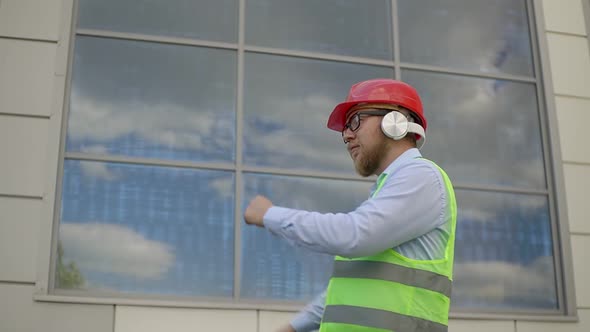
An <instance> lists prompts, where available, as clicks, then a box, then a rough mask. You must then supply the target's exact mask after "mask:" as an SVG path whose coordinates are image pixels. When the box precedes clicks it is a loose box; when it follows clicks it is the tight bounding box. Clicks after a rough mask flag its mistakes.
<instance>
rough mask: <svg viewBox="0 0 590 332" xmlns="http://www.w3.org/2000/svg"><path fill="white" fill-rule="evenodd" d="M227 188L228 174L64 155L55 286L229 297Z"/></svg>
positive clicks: (230, 189)
mask: <svg viewBox="0 0 590 332" xmlns="http://www.w3.org/2000/svg"><path fill="white" fill-rule="evenodd" d="M233 187H234V174H233V173H232V172H223V171H204V170H191V169H185V168H172V167H153V166H131V165H123V164H116V163H101V162H89V161H78V160H66V162H65V165H64V181H63V194H62V208H61V219H60V226H59V247H60V251H61V253H60V254H59V257H58V260H59V261H58V266H57V268H56V270H57V271H56V287H58V288H63V289H71V288H74V289H83V290H88V291H101V292H114V291H119V292H129V293H153V294H168V295H178V296H187V295H190V296H231V295H232V292H233V264H234V253H233V248H234V201H235V199H234V195H233V194H232V193H233ZM195 253H198V254H195ZM197 281H198V282H197Z"/></svg>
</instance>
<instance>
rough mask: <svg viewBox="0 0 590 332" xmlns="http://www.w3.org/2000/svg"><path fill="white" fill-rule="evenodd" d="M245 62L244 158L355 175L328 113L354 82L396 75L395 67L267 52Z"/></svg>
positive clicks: (260, 163)
mask: <svg viewBox="0 0 590 332" xmlns="http://www.w3.org/2000/svg"><path fill="white" fill-rule="evenodd" d="M245 63H246V67H245V80H246V82H245V84H244V90H245V93H244V142H245V146H244V162H245V163H246V164H253V165H257V166H273V167H281V168H290V169H301V170H318V171H328V172H347V173H353V172H354V167H353V165H352V161H351V160H350V157H349V155H348V153H347V152H346V146H345V145H344V144H343V143H342V135H341V134H340V133H339V132H335V131H332V130H330V129H328V128H327V127H326V123H327V122H328V116H329V115H330V112H332V109H333V108H334V107H335V106H336V105H337V104H338V103H340V102H342V101H344V99H345V97H346V94H347V93H348V90H349V89H350V86H351V85H352V84H353V83H355V82H357V81H361V80H365V79H368V78H374V77H393V69H391V68H386V67H377V66H368V65H353V64H347V63H339V62H329V61H318V60H308V59H301V58H291V57H283V56H273V55H263V54H246V60H245Z"/></svg>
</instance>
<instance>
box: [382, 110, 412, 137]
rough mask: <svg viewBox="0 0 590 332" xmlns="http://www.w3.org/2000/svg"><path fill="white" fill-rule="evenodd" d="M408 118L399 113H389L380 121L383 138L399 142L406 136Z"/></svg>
mask: <svg viewBox="0 0 590 332" xmlns="http://www.w3.org/2000/svg"><path fill="white" fill-rule="evenodd" d="M408 126H409V122H408V118H407V117H406V116H405V115H403V114H402V113H400V112H397V111H391V112H389V113H387V114H385V116H384V117H383V119H382V120H381V130H382V131H383V134H385V136H387V137H390V138H393V139H394V140H400V139H402V138H404V137H406V135H407V134H408Z"/></svg>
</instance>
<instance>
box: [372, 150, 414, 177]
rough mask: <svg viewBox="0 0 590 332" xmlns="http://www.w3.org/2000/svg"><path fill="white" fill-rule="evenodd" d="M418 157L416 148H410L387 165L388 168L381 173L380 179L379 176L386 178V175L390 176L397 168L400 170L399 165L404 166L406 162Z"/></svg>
mask: <svg viewBox="0 0 590 332" xmlns="http://www.w3.org/2000/svg"><path fill="white" fill-rule="evenodd" d="M420 157H422V154H421V153H420V150H418V149H416V148H411V149H409V150H406V151H405V152H404V153H402V154H401V155H399V157H397V158H395V160H394V161H393V162H392V163H391V164H389V166H387V168H386V169H385V171H383V173H381V174H380V175H379V176H380V177H381V176H386V175H387V174H392V173H393V172H395V171H396V170H397V169H398V168H400V166H401V165H403V164H405V163H406V162H408V161H410V160H412V159H415V158H420Z"/></svg>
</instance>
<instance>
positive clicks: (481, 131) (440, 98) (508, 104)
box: [402, 70, 547, 189]
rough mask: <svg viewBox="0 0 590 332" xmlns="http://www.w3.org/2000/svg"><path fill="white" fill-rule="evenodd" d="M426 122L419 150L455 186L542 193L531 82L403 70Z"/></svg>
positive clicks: (543, 185)
mask: <svg viewBox="0 0 590 332" xmlns="http://www.w3.org/2000/svg"><path fill="white" fill-rule="evenodd" d="M402 78H403V80H404V81H406V82H408V83H410V84H412V85H413V86H414V87H416V89H417V90H418V91H419V92H420V96H421V98H422V102H423V104H424V112H425V114H426V117H427V119H428V130H427V137H426V144H425V145H424V148H423V149H422V151H423V152H424V153H425V154H426V155H427V156H429V157H430V158H432V159H433V160H435V161H436V162H437V163H438V164H439V165H441V166H442V167H443V168H444V169H445V170H446V171H447V173H448V174H449V176H450V177H451V178H452V179H453V180H454V181H455V182H458V183H469V184H476V185H491V186H509V187H520V188H528V189H546V188H547V184H546V181H545V168H544V161H543V151H542V146H541V127H540V124H539V115H538V105H537V95H536V88H535V86H534V84H531V83H518V82H510V81H504V80H499V79H484V78H471V77H462V76H456V75H447V74H437V73H430V72H422V71H416V70H403V71H402Z"/></svg>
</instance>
